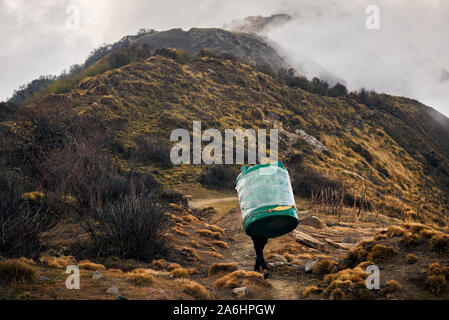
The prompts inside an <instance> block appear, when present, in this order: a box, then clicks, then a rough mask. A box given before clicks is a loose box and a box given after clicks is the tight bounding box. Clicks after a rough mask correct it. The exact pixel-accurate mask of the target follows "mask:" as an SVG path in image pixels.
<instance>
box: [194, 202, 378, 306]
mask: <svg viewBox="0 0 449 320" xmlns="http://www.w3.org/2000/svg"><path fill="white" fill-rule="evenodd" d="M236 200H237V198H236V197H228V198H211V199H200V200H195V201H192V202H190V205H191V206H192V207H195V208H204V207H205V206H219V205H220V204H222V203H225V202H229V201H236ZM306 215H307V212H301V213H300V219H301V220H302V219H303V218H304V217H305V216H306ZM210 219H211V221H210V223H213V224H216V225H218V226H220V227H222V228H224V229H225V235H226V237H227V238H228V239H229V241H228V244H229V246H230V247H229V250H228V254H227V255H226V256H225V261H228V262H234V263H236V264H237V266H238V268H239V269H242V270H246V271H249V270H252V269H253V267H254V261H255V253H254V249H253V244H252V241H251V239H250V237H248V236H247V235H246V234H245V232H244V230H243V227H242V222H241V213H240V208H239V207H238V204H237V205H236V206H235V207H233V208H232V209H230V210H228V211H227V212H224V213H222V214H219V215H216V216H212V217H210ZM322 220H323V219H322ZM324 224H325V223H324ZM297 230H298V231H300V233H298V235H299V234H302V235H304V234H305V235H306V236H310V237H311V238H313V239H314V240H316V241H317V242H318V243H319V246H318V248H312V247H310V246H308V245H304V243H301V244H298V239H297V236H298V235H296V233H295V232H292V233H290V234H288V235H285V236H283V237H280V238H276V239H270V240H269V242H268V244H267V246H266V248H265V249H266V251H275V250H277V249H280V248H282V247H285V246H288V245H296V246H298V248H299V249H298V254H311V255H312V256H313V255H326V256H329V257H332V258H334V259H338V258H340V257H342V256H343V255H344V254H345V253H346V252H347V250H349V249H350V248H351V247H352V246H353V245H354V244H355V242H357V241H360V240H363V239H367V238H370V237H372V235H373V233H374V232H375V231H376V228H373V227H372V225H362V224H360V223H354V224H333V225H331V226H329V227H326V226H324V228H322V229H317V228H314V227H311V226H305V225H299V226H298V228H297ZM305 242H306V243H307V241H305ZM320 249H321V250H320ZM280 258H282V257H280ZM307 261H308V260H307V259H305V260H304V261H303V263H301V264H300V265H299V267H300V268H297V269H296V271H294V272H285V269H282V268H278V267H276V268H275V269H274V270H273V272H272V274H271V276H270V278H269V279H268V281H269V282H270V284H271V285H272V288H273V292H272V296H273V299H283V300H289V299H295V300H296V299H300V298H301V297H300V291H301V290H300V288H304V287H307V286H309V285H314V284H316V282H317V281H319V279H317V277H316V276H313V275H311V274H309V273H307V274H306V273H305V272H304V269H303V266H304V264H305V262H307Z"/></svg>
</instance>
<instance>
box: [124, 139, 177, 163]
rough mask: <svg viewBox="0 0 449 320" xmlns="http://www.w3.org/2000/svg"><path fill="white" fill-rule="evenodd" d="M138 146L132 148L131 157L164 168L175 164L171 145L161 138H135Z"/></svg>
mask: <svg viewBox="0 0 449 320" xmlns="http://www.w3.org/2000/svg"><path fill="white" fill-rule="evenodd" d="M135 143H136V148H135V149H133V150H130V153H131V155H130V157H131V158H134V159H135V160H137V161H139V162H141V163H142V164H143V165H145V166H147V165H150V164H156V165H159V166H161V167H162V168H165V169H167V168H170V167H172V166H173V164H172V162H171V160H170V151H171V146H170V144H169V143H167V142H165V141H164V140H163V139H161V138H157V137H150V138H148V137H144V136H139V137H137V138H136V139H135Z"/></svg>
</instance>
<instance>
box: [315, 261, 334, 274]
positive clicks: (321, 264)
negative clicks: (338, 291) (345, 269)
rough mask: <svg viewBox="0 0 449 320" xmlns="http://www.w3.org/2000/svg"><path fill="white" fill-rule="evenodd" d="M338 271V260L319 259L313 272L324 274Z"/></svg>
mask: <svg viewBox="0 0 449 320" xmlns="http://www.w3.org/2000/svg"><path fill="white" fill-rule="evenodd" d="M336 271H337V262H335V261H334V260H330V259H323V260H319V261H317V262H316V263H315V265H314V266H313V268H312V273H313V274H317V275H324V274H328V273H335V272H336Z"/></svg>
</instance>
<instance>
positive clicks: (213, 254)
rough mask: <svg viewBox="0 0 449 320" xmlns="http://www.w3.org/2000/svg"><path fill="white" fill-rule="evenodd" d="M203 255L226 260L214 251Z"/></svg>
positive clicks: (205, 252)
mask: <svg viewBox="0 0 449 320" xmlns="http://www.w3.org/2000/svg"><path fill="white" fill-rule="evenodd" d="M203 253H204V254H208V255H210V256H213V257H215V258H218V259H221V260H224V257H223V255H221V254H219V253H218V252H214V251H203Z"/></svg>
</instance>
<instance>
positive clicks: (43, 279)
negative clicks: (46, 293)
mask: <svg viewBox="0 0 449 320" xmlns="http://www.w3.org/2000/svg"><path fill="white" fill-rule="evenodd" d="M38 280H39V281H42V282H46V281H50V280H51V279H50V278H49V277H46V276H39V278H38Z"/></svg>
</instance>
